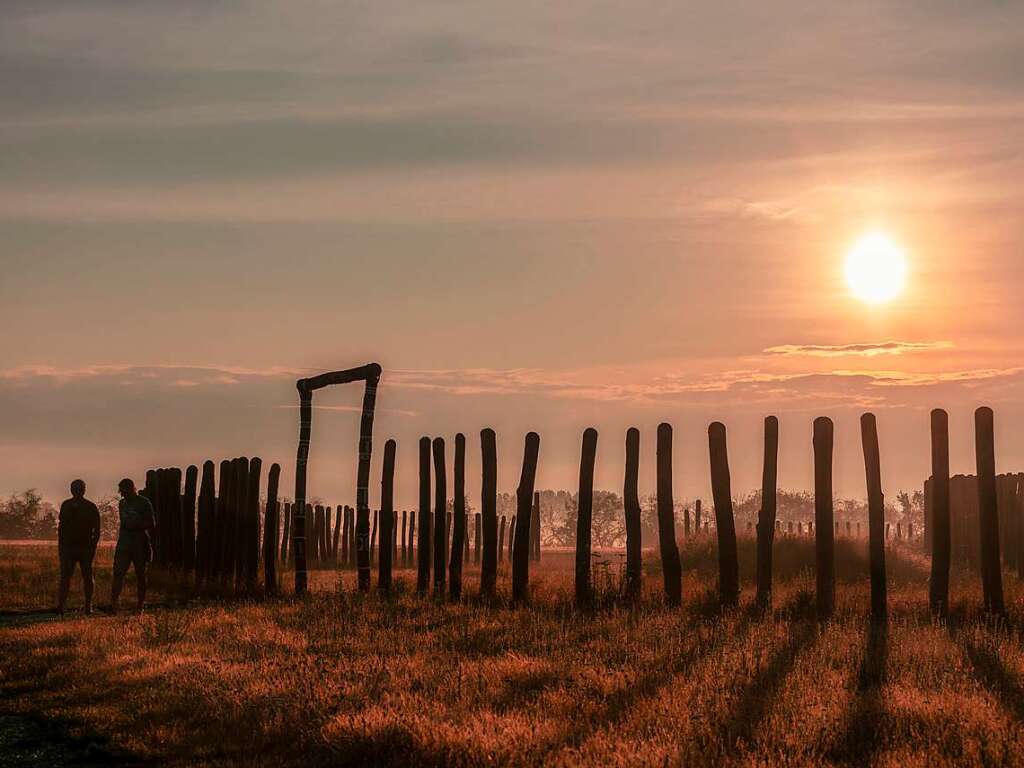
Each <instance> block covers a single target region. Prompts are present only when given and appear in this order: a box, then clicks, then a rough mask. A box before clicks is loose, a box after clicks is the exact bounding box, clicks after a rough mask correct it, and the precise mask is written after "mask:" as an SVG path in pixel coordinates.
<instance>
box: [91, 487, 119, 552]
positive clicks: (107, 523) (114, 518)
mask: <svg viewBox="0 0 1024 768" xmlns="http://www.w3.org/2000/svg"><path fill="white" fill-rule="evenodd" d="M117 502H118V498H117V496H104V497H103V498H102V499H100V500H99V501H97V502H96V506H97V507H98V508H99V510H100V538H101V539H103V540H104V541H114V540H116V539H117V530H118V528H120V527H121V519H120V517H119V516H118V513H117Z"/></svg>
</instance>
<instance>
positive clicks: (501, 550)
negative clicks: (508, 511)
mask: <svg viewBox="0 0 1024 768" xmlns="http://www.w3.org/2000/svg"><path fill="white" fill-rule="evenodd" d="M506 522H507V520H506V519H505V516H504V515H502V516H501V527H500V529H499V531H498V562H499V563H500V562H502V561H504V559H505V524H506Z"/></svg>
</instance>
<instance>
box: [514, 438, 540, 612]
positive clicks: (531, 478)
mask: <svg viewBox="0 0 1024 768" xmlns="http://www.w3.org/2000/svg"><path fill="white" fill-rule="evenodd" d="M539 452H540V435H538V434H537V433H536V432H529V433H527V435H526V445H525V448H524V451H523V471H522V474H521V475H520V477H519V487H518V488H517V489H516V523H515V526H516V530H515V546H514V547H513V549H512V600H513V601H515V602H517V603H522V602H525V601H526V600H528V599H529V596H530V595H529V592H530V513H531V506H532V503H533V487H534V484H535V482H536V479H537V455H538V453H539Z"/></svg>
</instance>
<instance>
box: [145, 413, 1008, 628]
mask: <svg viewBox="0 0 1024 768" xmlns="http://www.w3.org/2000/svg"><path fill="white" fill-rule="evenodd" d="M764 426H765V432H764V462H763V474H762V491H761V498H762V507H761V509H760V511H759V513H758V522H757V526H756V535H757V564H756V582H757V592H756V598H755V599H756V601H757V603H758V604H759V605H761V606H768V605H770V603H771V592H772V543H773V539H774V537H775V534H776V532H777V531H778V530H779V523H780V521H778V520H777V519H776V484H777V471H778V420H777V419H776V418H775V417H773V416H769V417H768V418H766V419H765V424H764ZM931 427H932V476H931V478H930V479H929V486H928V508H929V520H930V525H929V530H928V538H929V541H930V544H931V552H932V562H931V577H930V591H929V599H930V603H931V606H932V608H933V609H934V610H935V611H936V612H938V613H940V614H941V613H945V612H946V610H947V609H948V606H949V570H950V556H951V545H950V527H951V526H950V482H951V481H950V476H949V435H948V417H947V415H946V413H945V412H944V411H942V410H936V411H933V412H932V416H931ZM975 432H976V441H975V450H976V460H977V478H976V481H975V485H976V488H977V500H978V505H977V508H978V517H977V521H978V529H979V534H978V542H979V547H978V552H979V561H980V571H981V577H982V586H983V592H984V602H985V607H986V608H987V609H988V610H989V611H991V612H994V613H1002V612H1003V611H1004V605H1003V591H1002V574H1001V561H1000V543H999V507H998V501H997V484H996V475H995V456H994V439H993V414H992V411H991V409H989V408H979V409H978V410H977V412H976V414H975ZM861 437H862V444H863V451H864V460H865V472H866V484H867V495H868V529H869V530H868V538H869V554H870V558H869V562H870V566H869V571H870V578H871V608H872V614H873V616H875V617H877V618H880V617H884V616H885V615H886V611H887V609H886V576H885V546H884V543H885V539H886V538H887V536H886V528H887V526H886V523H885V519H884V498H883V496H882V485H881V470H880V457H879V447H878V436H877V428H876V423H875V417H874V415H872V414H870V413H868V414H864V416H863V417H862V418H861ZM480 440H481V454H482V486H481V496H480V498H481V511H480V512H479V513H478V514H477V515H475V516H474V529H475V531H474V532H475V533H476V536H475V537H474V538H475V541H476V545H475V547H474V549H473V552H474V559H479V561H480V563H481V569H480V585H479V590H480V593H481V595H483V596H484V597H491V596H493V595H494V592H495V581H496V566H497V562H498V559H499V557H500V556H501V555H502V554H503V553H504V550H505V546H504V535H503V534H504V529H505V518H502V519H501V527H500V530H499V521H498V516H497V514H496V508H497V452H496V443H495V433H494V431H493V430H491V429H484V430H483V431H482V432H481V433H480ZM708 440H709V452H710V459H711V480H712V493H713V496H714V517H715V533H716V536H717V540H718V565H719V578H718V581H719V595H720V599H721V602H722V603H723V604H724V605H736V604H737V602H738V600H739V591H740V590H739V567H738V561H737V548H736V530H735V522H734V519H733V510H732V491H731V485H730V483H731V481H730V473H729V463H728V451H727V444H726V429H725V426H724V425H723V424H721V423H719V422H715V423H713V424H712V425H711V426H710V428H709V431H708ZM812 440H813V449H814V506H815V511H814V523H813V535H814V538H815V568H816V605H817V609H818V613H819V614H820V615H821V616H823V617H827V616H829V615H831V613H832V611H833V608H834V604H835V573H834V538H835V535H836V533H837V532H838V525H837V523H836V521H835V520H834V510H833V497H832V452H833V424H832V422H831V420H830V419H827V418H818V419H815V421H814V425H813V438H812ZM597 441H598V433H597V431H596V430H595V429H592V428H588V429H587V430H585V431H584V433H583V445H582V454H581V461H580V475H579V496H578V500H579V501H578V515H577V531H576V549H575V562H576V568H575V593H576V599H577V601H578V602H579V603H580V604H586V603H589V602H590V601H591V599H592V594H593V591H592V582H591V556H592V546H591V516H592V502H593V478H594V464H595V459H596V453H597ZM366 447H367V448H368V445H367V446H366ZM395 448H396V445H395V441H394V440H388V441H387V442H386V443H385V447H384V461H383V476H382V479H381V507H380V510H379V512H378V513H377V514H376V515H375V516H374V517H375V525H374V528H375V529H379V530H377V531H375V533H377V534H378V535H371V531H370V521H369V509H368V505H367V507H364V508H363V509H361V510H360V509H359V508H358V506H357V508H356V509H352V508H350V507H338V508H336V510H335V514H334V520H335V522H334V525H333V528H332V526H331V523H330V517H331V514H330V513H331V509H330V507H326V508H324V507H319V506H318V505H312V506H309V505H306V504H304V503H303V504H301V505H299V504H296V505H284V507H283V509H284V528H285V531H286V532H285V534H284V535H283V536H282V535H281V531H280V530H279V520H280V510H281V509H282V507H281V505H280V504H279V503H278V498H277V496H278V488H277V485H278V476H279V472H280V469H279V467H278V465H277V464H274V465H273V466H272V467H271V469H270V472H269V474H268V482H267V500H266V507H265V512H264V521H263V528H264V530H263V531H262V535H261V530H260V528H261V525H260V523H261V521H260V510H259V499H260V494H259V489H260V473H261V469H262V466H261V465H262V462H261V461H260V459H258V458H254V459H251V460H249V459H245V458H238V459H234V460H231V461H222V462H221V464H220V480H219V493H218V494H217V495H215V494H214V464H213V462H211V461H207V462H205V463H204V465H203V468H202V482H201V484H200V487H199V491H198V494H197V493H196V485H197V479H198V470H197V468H196V467H194V466H193V467H189V468H188V470H187V471H186V472H185V474H184V492H182V491H181V482H182V473H181V470H179V469H160V470H153V471H151V472H148V473H147V475H146V487H145V489H144V491H143V492H144V493H145V494H146V495H147V497H149V498H150V499H151V500H152V501H153V503H154V506H155V509H156V513H157V517H158V528H157V532H156V536H155V542H154V543H155V553H154V555H155V561H156V563H157V564H159V565H166V566H177V567H181V568H183V569H185V570H193V569H194V571H195V574H196V579H197V583H199V584H216V583H219V584H221V585H224V584H231V585H234V586H235V587H236V588H239V587H242V588H246V589H251V588H254V587H255V585H256V581H257V575H258V570H259V562H260V560H261V559H262V561H263V566H264V584H265V588H266V589H267V590H268V591H270V592H273V591H274V590H275V589H276V585H277V575H276V564H277V562H278V561H279V559H290V552H289V547H290V546H291V547H294V550H295V551H294V553H291V554H294V555H295V558H294V559H295V563H296V591H297V592H300V593H301V592H303V591H304V589H305V584H306V573H305V570H306V567H307V562H306V558H305V555H306V554H307V553H309V554H312V555H313V559H314V560H316V559H320V560H321V561H330V560H331V559H332V558H333V559H334V561H335V562H337V561H338V558H339V557H341V558H344V559H345V561H347V562H351V561H352V560H354V561H355V563H356V567H357V570H358V572H359V579H358V584H359V588H360V589H361V590H367V589H369V586H370V562H371V558H372V551H371V547H372V544H371V542H372V541H380V542H390V543H391V546H381V547H380V552H379V557H378V558H376V560H377V566H378V587H379V588H380V589H381V590H383V591H385V592H386V591H388V590H390V589H391V585H392V568H393V564H394V561H395V559H396V557H397V554H398V546H397V514H396V511H395V509H394V504H393V499H394V495H393V490H394V474H395ZM639 448H640V433H639V431H638V430H636V429H630V430H628V431H627V433H626V465H625V479H624V487H623V491H624V492H623V501H624V508H625V510H624V511H625V523H626V566H625V582H626V584H625V587H626V594H627V596H629V597H636V596H637V595H638V594H639V592H640V586H641V547H640V528H641V516H640V501H639V494H638V488H637V483H638V475H639V461H640V450H639ZM539 449H540V437H539V436H538V435H537V434H536V433H535V432H530V433H528V434H527V435H526V440H525V446H524V456H523V463H522V473H521V476H520V481H519V486H518V488H517V492H516V503H517V511H516V515H515V517H514V518H513V519H512V521H511V523H510V524H509V526H508V527H509V546H510V547H511V560H512V597H513V600H514V601H517V602H524V601H526V600H527V599H528V597H529V563H530V561H531V560H537V559H539V557H540V531H539V528H540V525H539V522H540V520H539V497H538V494H537V493H536V492H535V490H534V481H535V478H536V470H537V461H538V455H539ZM366 453H367V456H368V451H367V452H366ZM465 455H466V440H465V437H464V436H463V435H462V434H458V435H456V438H455V451H454V472H453V478H454V489H453V490H454V493H453V497H454V501H453V510H452V511H451V512H448V509H447V500H448V492H447V473H446V468H445V459H446V457H445V443H444V440H443V439H442V438H434V439H433V440H431V439H430V438H427V437H424V438H421V440H420V443H419V509H418V510H417V514H415V515H414V514H412V513H409V514H408V515H405V514H404V513H403V516H402V519H403V525H402V528H403V536H402V540H401V541H402V545H403V546H402V551H403V552H404V553H405V554H404V555H403V557H404V558H405V562H407V563H408V562H410V561H411V558H412V553H413V551H414V550H415V551H416V553H417V557H416V566H417V589H418V591H419V592H421V593H423V592H427V591H429V590H430V589H431V587H432V588H433V590H434V592H435V593H441V594H444V593H445V592H446V591H447V593H448V595H449V596H450V597H451V598H452V599H458V598H459V597H460V596H461V594H462V587H463V585H462V566H463V562H464V560H468V557H469V547H468V543H469V537H468V535H467V530H466V524H467V515H466V506H465V499H466V494H465ZM361 458H362V457H361ZM656 462H657V517H658V549H659V553H660V560H661V572H662V579H663V590H664V594H665V599H666V601H667V602H668V603H669V604H670V605H678V604H679V603H680V601H681V598H682V568H681V563H680V558H679V551H678V546H677V543H676V535H675V515H674V507H673V498H672V496H673V489H672V427H671V426H670V425H669V424H666V423H663V424H661V425H659V427H658V430H657V452H656ZM432 470H433V471H432ZM431 480H433V498H432V497H431V496H432V495H431ZM432 502H433V504H432ZM197 503H198V515H194V510H195V509H196V504H197ZM307 518H311V522H312V529H311V534H313V535H312V536H311V537H309V540H307V539H306V536H305V529H306V526H305V523H306V521H307ZM192 520H195V525H194V526H193V525H192V524H191V523H190V521H192ZM406 521H408V526H406V524H405V523H406ZM261 540H262V557H261ZM279 541H280V542H281V544H280V545H278V542H279ZM413 542H415V546H413ZM307 545H309V546H307ZM300 552H301V553H302V555H303V557H301V558H300V557H299V556H298V554H299V553H300ZM300 574H301V576H300Z"/></svg>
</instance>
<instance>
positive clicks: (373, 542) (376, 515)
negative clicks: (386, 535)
mask: <svg viewBox="0 0 1024 768" xmlns="http://www.w3.org/2000/svg"><path fill="white" fill-rule="evenodd" d="M379 519H380V510H379V509H375V510H373V528H372V529H371V530H370V564H371V565H372V564H373V563H374V561H375V559H376V554H377V553H376V550H377V539H378V536H377V522H378V520H379ZM386 548H387V544H386V543H385V544H384V545H383V546H381V549H386Z"/></svg>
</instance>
